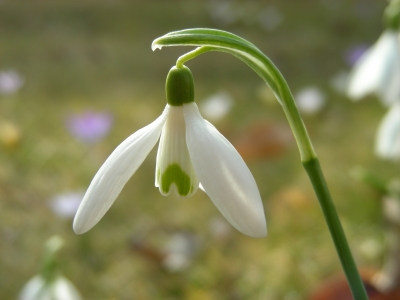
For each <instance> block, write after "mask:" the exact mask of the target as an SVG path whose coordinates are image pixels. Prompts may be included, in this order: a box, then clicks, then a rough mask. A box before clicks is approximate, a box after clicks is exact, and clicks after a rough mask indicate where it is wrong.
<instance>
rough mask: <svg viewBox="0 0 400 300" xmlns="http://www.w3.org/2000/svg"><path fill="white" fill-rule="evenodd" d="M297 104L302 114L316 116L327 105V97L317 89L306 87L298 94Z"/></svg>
mask: <svg viewBox="0 0 400 300" xmlns="http://www.w3.org/2000/svg"><path fill="white" fill-rule="evenodd" d="M295 100H296V104H297V107H298V109H299V110H300V111H301V112H304V113H306V114H315V113H317V112H319V111H320V110H321V109H322V108H323V107H324V105H325V95H324V94H323V93H322V92H321V90H320V89H319V88H317V87H313V86H310V87H306V88H304V89H302V90H301V91H300V92H298V93H297V95H296V97H295Z"/></svg>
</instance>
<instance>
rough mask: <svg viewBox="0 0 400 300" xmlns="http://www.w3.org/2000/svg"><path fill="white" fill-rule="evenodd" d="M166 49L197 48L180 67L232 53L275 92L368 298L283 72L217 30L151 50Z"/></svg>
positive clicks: (353, 283) (182, 34)
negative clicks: (199, 58)
mask: <svg viewBox="0 0 400 300" xmlns="http://www.w3.org/2000/svg"><path fill="white" fill-rule="evenodd" d="M164 46H196V47H198V48H196V49H195V50H193V51H191V52H189V53H187V54H185V55H183V56H181V57H179V59H178V61H177V63H176V66H177V67H178V68H179V67H181V66H183V64H184V63H185V62H186V61H188V60H190V59H193V58H195V57H197V56H198V55H200V54H203V53H206V52H209V51H220V52H225V53H229V54H232V55H233V56H235V57H236V58H238V59H240V60H241V61H243V62H244V63H246V64H247V65H248V66H249V67H250V68H252V69H253V70H254V71H255V72H256V73H257V74H258V75H259V76H260V77H261V78H262V79H263V80H264V81H265V82H266V84H267V85H268V86H269V87H270V88H271V89H272V91H273V92H274V94H275V96H276V98H277V100H278V101H279V103H280V104H281V105H282V108H283V110H284V112H285V115H286V117H287V119H288V121H289V124H290V127H291V129H292V131H293V134H294V137H295V139H296V142H297V145H298V147H299V150H300V156H301V161H302V164H303V166H304V168H305V170H306V172H307V174H308V176H309V178H310V181H311V183H312V185H313V188H314V191H315V194H316V196H317V198H318V200H319V203H320V206H321V209H322V212H323V214H324V217H325V220H326V223H327V225H328V228H329V231H330V233H331V236H332V240H333V242H334V244H335V248H336V251H337V253H338V256H339V259H340V261H341V264H342V267H343V269H344V272H345V274H346V277H347V280H348V282H349V285H350V289H351V291H352V294H353V297H354V299H356V300H365V299H368V296H367V293H366V291H365V288H364V285H363V282H362V280H361V277H360V275H359V272H358V270H357V266H356V264H355V261H354V259H353V256H352V254H351V251H350V247H349V245H348V242H347V240H346V236H345V233H344V230H343V227H342V225H341V223H340V219H339V216H338V214H337V212H336V209H335V205H334V203H333V201H332V198H331V195H330V192H329V189H328V186H327V184H326V181H325V178H324V176H323V173H322V170H321V167H320V164H319V161H318V158H317V155H316V153H315V151H314V148H313V146H312V143H311V140H310V138H309V136H308V133H307V130H306V128H305V126H304V123H303V121H302V119H301V116H300V114H299V111H298V109H297V107H296V104H295V101H294V99H293V96H292V94H291V92H290V89H289V86H288V85H287V83H286V81H285V79H284V77H283V76H282V74H281V73H280V71H279V70H278V69H277V68H276V67H275V65H274V64H273V63H272V62H271V60H270V59H269V58H268V57H267V56H265V55H264V54H263V53H262V52H261V51H260V50H259V49H258V48H257V47H256V46H254V45H253V44H252V43H250V42H248V41H246V40H244V39H242V38H240V37H238V36H236V35H234V34H231V33H229V32H225V31H220V30H215V29H186V30H181V31H175V32H171V33H168V34H166V35H164V36H162V37H159V38H157V39H156V40H154V42H153V44H152V49H153V50H155V49H157V48H158V49H161V48H162V47H164Z"/></svg>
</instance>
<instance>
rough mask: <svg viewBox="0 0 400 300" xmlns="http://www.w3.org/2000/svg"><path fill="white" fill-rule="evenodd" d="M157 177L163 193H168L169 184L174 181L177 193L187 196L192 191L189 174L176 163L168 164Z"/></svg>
mask: <svg viewBox="0 0 400 300" xmlns="http://www.w3.org/2000/svg"><path fill="white" fill-rule="evenodd" d="M157 175H158V174H157ZM158 176H159V175H158ZM159 179H160V180H159V182H160V187H161V190H162V191H163V193H165V194H168V193H169V190H170V188H171V184H173V183H175V185H176V187H177V190H178V193H179V195H181V196H187V195H189V193H191V192H192V191H193V188H192V182H191V180H190V177H189V175H187V174H186V173H185V172H184V171H183V170H182V168H181V167H180V166H179V165H178V164H176V163H175V164H172V165H170V166H168V168H167V169H166V170H165V172H164V173H163V174H162V176H161V178H159Z"/></svg>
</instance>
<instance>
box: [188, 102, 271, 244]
mask: <svg viewBox="0 0 400 300" xmlns="http://www.w3.org/2000/svg"><path fill="white" fill-rule="evenodd" d="M183 107H184V116H185V122H186V142H187V145H188V149H189V153H190V157H191V159H192V163H193V166H194V170H195V171H196V174H197V176H198V178H199V180H200V182H201V184H202V185H203V187H204V189H205V191H206V193H207V194H208V196H209V197H210V198H211V200H212V201H213V202H214V204H215V206H216V207H217V208H218V209H219V210H220V212H221V213H222V214H223V215H224V217H225V218H226V219H227V220H228V221H229V222H230V223H231V224H232V225H233V226H234V227H235V228H236V229H238V230H239V231H241V232H243V233H244V234H247V235H249V236H252V237H264V236H265V235H266V234H267V226H266V221H265V215H264V208H263V204H262V201H261V197H260V193H259V191H258V188H257V185H256V182H255V180H254V178H253V176H252V175H251V173H250V170H249V169H248V168H247V166H246V164H245V162H244V161H243V159H242V158H241V157H240V155H239V153H238V152H237V151H236V149H235V148H234V147H233V146H232V144H231V143H230V142H229V141H228V140H227V139H226V138H225V137H223V136H222V135H221V134H220V133H219V132H218V130H217V129H216V128H215V127H214V126H213V125H211V124H210V123H209V122H207V121H206V120H204V119H203V118H202V116H201V115H200V113H199V110H198V108H197V105H196V104H195V103H189V104H184V105H183Z"/></svg>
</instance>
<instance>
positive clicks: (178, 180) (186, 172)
mask: <svg viewBox="0 0 400 300" xmlns="http://www.w3.org/2000/svg"><path fill="white" fill-rule="evenodd" d="M155 184H156V187H159V189H160V193H161V194H162V195H164V196H166V195H169V194H170V193H171V192H172V191H174V192H175V194H176V195H177V196H178V197H181V198H187V197H190V196H192V195H193V194H194V193H195V192H196V191H197V188H198V186H199V180H198V179H197V176H196V173H195V172H194V169H193V165H192V162H191V160H190V155H189V151H188V149H187V146H186V126H185V120H184V117H183V107H182V106H171V107H170V108H169V112H168V116H167V120H166V122H165V125H164V128H163V131H162V133H161V138H160V145H159V148H158V153H157V167H156V182H155Z"/></svg>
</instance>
